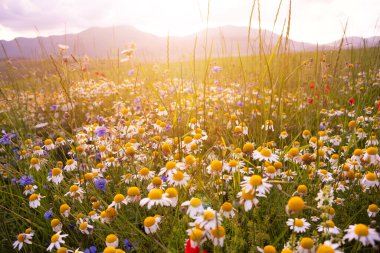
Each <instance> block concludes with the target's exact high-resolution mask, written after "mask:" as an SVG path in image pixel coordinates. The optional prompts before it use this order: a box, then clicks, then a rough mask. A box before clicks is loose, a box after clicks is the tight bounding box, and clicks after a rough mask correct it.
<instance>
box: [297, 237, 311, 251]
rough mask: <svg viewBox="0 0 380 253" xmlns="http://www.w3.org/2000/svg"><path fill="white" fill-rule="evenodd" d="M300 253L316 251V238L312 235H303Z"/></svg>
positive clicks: (299, 245) (299, 244)
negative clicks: (311, 236)
mask: <svg viewBox="0 0 380 253" xmlns="http://www.w3.org/2000/svg"><path fill="white" fill-rule="evenodd" d="M297 252H298V253H311V252H315V244H314V240H313V239H312V238H310V237H303V238H302V239H301V240H300V241H299V242H298V251H297Z"/></svg>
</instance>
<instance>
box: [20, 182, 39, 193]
mask: <svg viewBox="0 0 380 253" xmlns="http://www.w3.org/2000/svg"><path fill="white" fill-rule="evenodd" d="M37 188H38V187H37V185H31V184H28V185H25V187H24V192H23V194H24V195H26V196H27V195H29V194H33V193H34V192H35V191H36V189H37Z"/></svg>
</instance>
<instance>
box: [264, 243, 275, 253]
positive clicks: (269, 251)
mask: <svg viewBox="0 0 380 253" xmlns="http://www.w3.org/2000/svg"><path fill="white" fill-rule="evenodd" d="M263 252H264V253H276V248H275V247H274V246H272V245H267V246H265V247H264V248H263Z"/></svg>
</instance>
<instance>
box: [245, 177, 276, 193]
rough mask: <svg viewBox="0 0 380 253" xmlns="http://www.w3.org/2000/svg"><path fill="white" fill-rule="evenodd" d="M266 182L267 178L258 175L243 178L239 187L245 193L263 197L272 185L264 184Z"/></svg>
mask: <svg viewBox="0 0 380 253" xmlns="http://www.w3.org/2000/svg"><path fill="white" fill-rule="evenodd" d="M267 180H268V178H262V177H261V176H259V175H253V176H251V177H244V181H243V182H242V183H241V186H242V187H243V188H244V189H245V191H246V192H251V191H253V192H254V193H256V195H257V196H258V197H264V196H266V194H267V193H269V191H270V189H271V188H272V185H271V184H269V183H267V182H266V181H267Z"/></svg>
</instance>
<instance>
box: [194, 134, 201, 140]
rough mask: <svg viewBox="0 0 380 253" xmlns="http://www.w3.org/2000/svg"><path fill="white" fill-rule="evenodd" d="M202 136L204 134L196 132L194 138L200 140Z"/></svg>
mask: <svg viewBox="0 0 380 253" xmlns="http://www.w3.org/2000/svg"><path fill="white" fill-rule="evenodd" d="M201 138H202V134H195V135H194V139H196V140H200V139H201Z"/></svg>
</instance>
